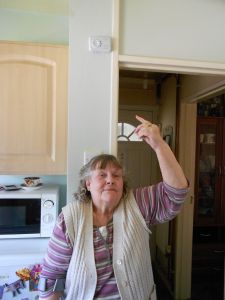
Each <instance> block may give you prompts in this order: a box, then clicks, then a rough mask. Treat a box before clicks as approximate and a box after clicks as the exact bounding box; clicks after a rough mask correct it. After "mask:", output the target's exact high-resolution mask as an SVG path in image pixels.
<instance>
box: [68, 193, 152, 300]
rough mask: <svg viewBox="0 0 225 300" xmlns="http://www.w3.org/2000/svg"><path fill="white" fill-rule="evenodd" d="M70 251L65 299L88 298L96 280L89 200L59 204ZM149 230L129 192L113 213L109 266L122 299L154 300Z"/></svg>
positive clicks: (93, 289)
mask: <svg viewBox="0 0 225 300" xmlns="http://www.w3.org/2000/svg"><path fill="white" fill-rule="evenodd" d="M63 214H64V218H65V224H66V228H67V233H68V235H69V238H70V240H71V243H72V244H73V254H72V257H71V261H70V265H69V268H68V271H67V278H66V289H65V294H66V299H67V300H92V299H94V293H95V288H96V283H97V273H96V267H95V258H94V248H93V216H92V202H91V201H90V202H88V203H86V202H85V203H84V202H79V201H73V202H70V203H69V204H68V205H67V206H65V207H64V208H63ZM149 233H150V230H149V229H148V228H147V226H146V224H145V221H144V218H143V216H142V215H141V212H140V210H139V208H138V206H137V203H136V201H135V199H134V196H133V193H132V192H130V193H129V196H128V197H127V198H126V199H124V200H122V201H121V202H120V204H119V206H118V208H117V209H116V210H115V212H114V214H113V268H114V273H115V277H116V282H117V285H118V289H119V292H120V296H121V299H123V300H149V299H151V300H155V299H156V292H155V285H154V280H153V275H152V265H151V257H150V248H149Z"/></svg>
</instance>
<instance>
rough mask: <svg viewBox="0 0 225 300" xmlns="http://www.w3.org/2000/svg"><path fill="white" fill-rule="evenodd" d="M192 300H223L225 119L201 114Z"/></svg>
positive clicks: (198, 143) (198, 126) (198, 140)
mask: <svg viewBox="0 0 225 300" xmlns="http://www.w3.org/2000/svg"><path fill="white" fill-rule="evenodd" d="M195 167H196V176H195V211H194V228H193V253H192V296H193V297H192V299H217V300H222V299H224V298H223V294H224V243H225V203H224V202H225V181H224V178H225V118H224V117H198V119H197V133H196V166H195Z"/></svg>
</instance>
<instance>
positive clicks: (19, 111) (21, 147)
mask: <svg viewBox="0 0 225 300" xmlns="http://www.w3.org/2000/svg"><path fill="white" fill-rule="evenodd" d="M67 48H68V47H67V46H62V45H42V44H31V43H14V42H0V128H1V143H0V174H27V173H29V174H30V173H32V174H35V173H38V174H49V175H51V174H65V173H66V152H67V81H68V80H67V79H68V75H67V73H68V61H67V60H68V49H67Z"/></svg>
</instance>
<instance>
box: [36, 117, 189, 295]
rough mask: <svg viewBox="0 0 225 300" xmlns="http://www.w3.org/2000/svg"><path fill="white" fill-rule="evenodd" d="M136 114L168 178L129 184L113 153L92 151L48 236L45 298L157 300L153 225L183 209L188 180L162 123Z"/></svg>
mask: <svg viewBox="0 0 225 300" xmlns="http://www.w3.org/2000/svg"><path fill="white" fill-rule="evenodd" d="M136 118H137V119H138V120H139V121H140V123H141V124H140V125H139V126H137V128H136V129H135V133H136V134H137V135H138V137H139V138H141V139H143V140H144V141H145V142H146V143H148V144H149V145H150V146H151V148H152V149H153V150H154V151H155V152H156V155H157V158H158V161H159V165H160V169H161V173H162V177H163V181H162V182H160V183H158V184H155V185H152V186H148V187H140V188H138V189H135V190H131V189H129V188H128V185H127V181H126V179H125V177H124V172H123V168H122V166H121V165H120V163H119V161H118V160H117V159H116V158H115V157H114V156H112V155H108V154H102V155H99V156H96V157H94V158H92V159H91V160H90V161H89V162H88V163H87V164H86V165H85V166H84V167H83V168H82V169H81V171H80V186H79V189H78V192H77V193H76V194H75V198H76V199H77V200H76V201H72V202H70V203H69V204H67V205H66V206H65V207H64V208H63V209H62V212H61V214H60V215H59V218H58V222H57V224H56V226H55V229H54V231H53V236H52V238H51V239H50V242H49V246H48V251H47V254H46V256H45V259H44V264H43V269H42V273H41V279H40V290H42V291H41V292H40V299H48V300H58V299H61V297H62V299H67V300H92V299H114V300H119V299H124V300H147V299H156V291H155V285H154V279H153V275H152V266H151V257H150V249H149V233H150V230H149V226H150V225H152V224H157V223H162V222H166V221H169V220H171V219H172V218H174V217H175V216H176V215H177V213H178V212H179V211H180V210H181V207H182V203H183V202H184V199H185V197H186V194H187V190H188V183H187V180H186V177H185V175H184V173H183V171H182V169H181V167H180V165H179V164H178V162H177V160H176V159H175V156H174V154H173V152H172V151H171V149H170V147H169V146H168V145H167V144H166V143H165V142H164V140H163V139H162V137H161V135H160V131H159V128H158V126H156V125H154V124H151V123H150V122H148V121H146V120H145V119H143V118H141V117H139V116H136ZM64 285H65V286H64Z"/></svg>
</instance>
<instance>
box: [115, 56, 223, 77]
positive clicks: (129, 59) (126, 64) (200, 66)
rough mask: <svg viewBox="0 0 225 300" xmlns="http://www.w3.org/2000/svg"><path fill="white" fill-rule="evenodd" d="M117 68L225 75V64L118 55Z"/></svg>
mask: <svg viewBox="0 0 225 300" xmlns="http://www.w3.org/2000/svg"><path fill="white" fill-rule="evenodd" d="M119 66H120V67H121V68H129V69H137V70H139V69H141V70H143V69H146V70H154V71H168V72H171V73H173V72H174V73H185V74H209V75H210V74H215V75H225V63H213V62H204V61H189V60H178V59H166V58H155V57H142V56H131V55H119Z"/></svg>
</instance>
